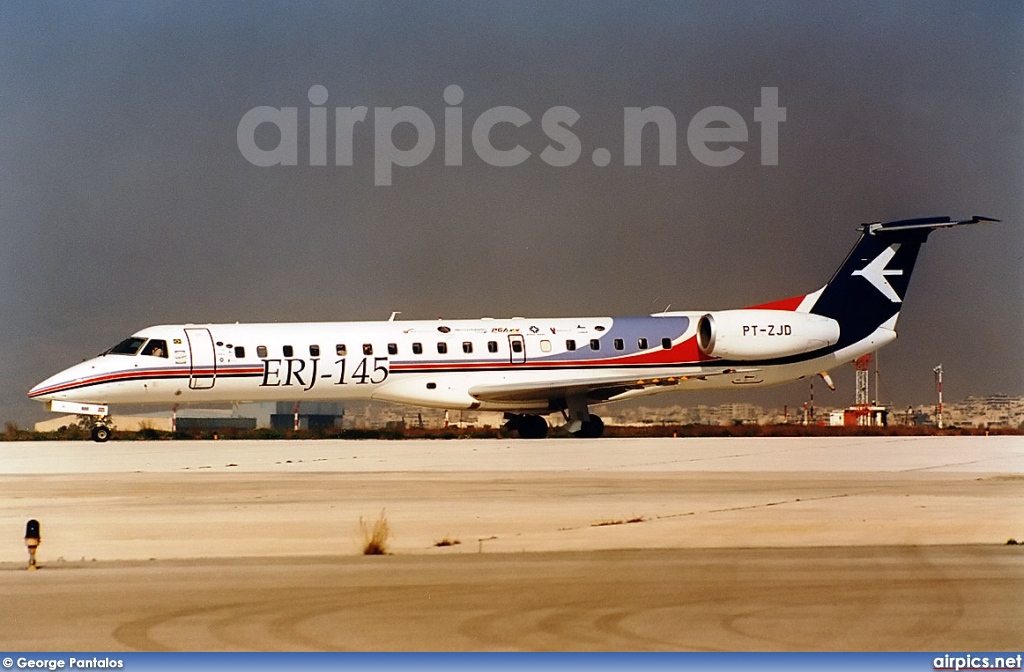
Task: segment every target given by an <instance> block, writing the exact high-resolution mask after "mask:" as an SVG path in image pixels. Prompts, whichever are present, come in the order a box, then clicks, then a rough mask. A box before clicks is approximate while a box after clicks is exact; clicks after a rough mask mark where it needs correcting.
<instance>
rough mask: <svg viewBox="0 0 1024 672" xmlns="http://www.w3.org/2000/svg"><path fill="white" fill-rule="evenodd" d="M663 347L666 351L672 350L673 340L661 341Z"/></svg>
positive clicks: (665, 339)
mask: <svg viewBox="0 0 1024 672" xmlns="http://www.w3.org/2000/svg"><path fill="white" fill-rule="evenodd" d="M661 347H663V348H665V349H666V350H671V349H672V339H671V338H663V339H661Z"/></svg>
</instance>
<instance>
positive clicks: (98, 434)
mask: <svg viewBox="0 0 1024 672" xmlns="http://www.w3.org/2000/svg"><path fill="white" fill-rule="evenodd" d="M109 438H110V428H109V427H107V426H106V425H96V426H95V427H93V428H92V440H93V441H95V442H96V443H103V442H104V441H106V440H107V439H109Z"/></svg>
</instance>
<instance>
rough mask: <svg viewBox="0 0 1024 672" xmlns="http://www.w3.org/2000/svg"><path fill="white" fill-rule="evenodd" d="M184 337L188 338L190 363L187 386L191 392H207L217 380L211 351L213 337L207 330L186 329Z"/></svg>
mask: <svg viewBox="0 0 1024 672" xmlns="http://www.w3.org/2000/svg"><path fill="white" fill-rule="evenodd" d="M185 337H186V338H188V349H189V352H190V353H191V358H190V361H191V363H192V372H191V373H192V376H191V378H189V380H188V386H189V387H190V388H192V389H193V390H208V389H210V388H211V387H213V383H214V381H216V380H217V355H216V353H215V352H214V350H213V336H212V335H211V334H210V330H209V329H186V330H185Z"/></svg>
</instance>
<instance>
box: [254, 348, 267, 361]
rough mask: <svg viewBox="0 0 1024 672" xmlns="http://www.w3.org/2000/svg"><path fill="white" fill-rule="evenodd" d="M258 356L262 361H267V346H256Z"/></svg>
mask: <svg viewBox="0 0 1024 672" xmlns="http://www.w3.org/2000/svg"><path fill="white" fill-rule="evenodd" d="M256 356H257V357H259V358H260V359H266V358H267V346H265V345H257V346H256Z"/></svg>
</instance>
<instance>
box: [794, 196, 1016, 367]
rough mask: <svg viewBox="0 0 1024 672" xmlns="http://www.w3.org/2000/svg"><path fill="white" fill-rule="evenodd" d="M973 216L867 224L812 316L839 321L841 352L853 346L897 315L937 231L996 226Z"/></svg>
mask: <svg viewBox="0 0 1024 672" xmlns="http://www.w3.org/2000/svg"><path fill="white" fill-rule="evenodd" d="M996 221H999V220H996V219H991V218H989V217H979V216H977V215H975V216H974V217H972V218H971V219H969V220H960V221H954V220H951V219H950V218H949V217H928V218H924V219H905V220H900V221H896V222H886V223H884V224H883V223H875V224H865V225H864V226H863V233H862V234H861V237H860V240H859V241H857V244H856V245H855V246H854V248H853V250H852V251H851V252H850V254H849V256H847V257H846V261H844V262H843V265H842V266H841V267H840V268H839V270H838V271H837V272H836V274H835V275H834V276H832V279H831V280H829V282H828V285H826V286H825V289H824V291H823V292H822V293H821V296H819V297H818V300H817V301H816V302H815V304H814V306H813V307H812V308H811V312H812V313H816V314H818V315H824V316H826V317H831V318H832V319H834V320H836V321H837V322H839V328H840V338H839V342H838V343H836V344H835V346H833V347H832V348H831V349H833V350H839V349H841V348H844V347H846V346H848V345H851V344H852V343H856V342H857V341H860V340H862V339H864V338H866V337H867V336H869V335H870V334H871V333H872V332H874V331H875V329H877V328H878V327H879V326H881V325H882V324H884V323H885V322H886V321H887V320H890V319H891V318H892V317H893V316H894V315H896V314H897V313H899V311H900V308H902V306H903V299H904V298H906V295H907V287H908V286H909V284H910V275H911V273H912V272H913V271H914V262H916V261H917V253H918V252H919V251H920V249H921V245H922V244H923V243H924V242H925V240H927V238H928V234H930V233H931V232H932V231H934V230H935V229H940V228H947V227H951V226H960V225H963V224H977V223H980V222H996Z"/></svg>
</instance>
